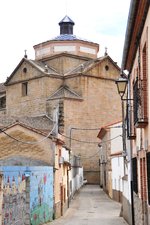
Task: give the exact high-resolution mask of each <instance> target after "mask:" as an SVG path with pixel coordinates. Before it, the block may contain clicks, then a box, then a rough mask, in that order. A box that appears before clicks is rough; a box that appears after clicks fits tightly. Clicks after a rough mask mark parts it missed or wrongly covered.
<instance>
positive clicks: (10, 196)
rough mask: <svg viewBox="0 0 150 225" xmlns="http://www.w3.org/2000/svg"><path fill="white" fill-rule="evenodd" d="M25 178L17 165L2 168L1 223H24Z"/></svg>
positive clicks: (15, 224)
mask: <svg viewBox="0 0 150 225" xmlns="http://www.w3.org/2000/svg"><path fill="white" fill-rule="evenodd" d="M25 190H26V179H25V174H24V171H22V170H21V168H18V167H4V168H3V203H2V225H6V224H7V225H24V221H25V212H26V211H25V210H26V193H25Z"/></svg>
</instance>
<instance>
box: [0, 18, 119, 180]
mask: <svg viewBox="0 0 150 225" xmlns="http://www.w3.org/2000/svg"><path fill="white" fill-rule="evenodd" d="M59 25H60V35H59V36H57V37H56V38H54V39H51V40H48V41H46V42H43V43H40V44H37V45H35V46H34V50H35V60H30V59H28V58H27V55H25V56H24V58H23V59H22V60H21V61H20V63H19V64H18V65H17V67H16V68H15V70H14V71H13V72H12V74H11V75H10V76H9V77H8V79H7V80H6V82H5V87H6V96H4V95H3V92H2V95H1V99H2V98H6V106H5V104H2V107H1V111H0V113H1V117H3V116H4V115H6V116H7V117H8V116H9V117H13V116H17V117H20V116H22V117H24V116H28V117H37V116H39V115H46V116H48V117H50V118H52V119H53V118H54V117H55V116H56V114H57V116H56V117H57V124H58V129H57V130H56V131H55V132H56V133H57V132H59V133H61V134H62V135H64V138H65V143H66V145H67V146H68V147H69V148H71V150H72V151H73V153H74V154H75V155H77V156H80V159H81V162H82V164H83V167H84V177H85V178H86V179H87V181H88V182H89V183H99V162H98V159H97V155H96V152H97V143H98V141H97V138H96V136H97V129H98V127H97V125H100V126H103V125H104V124H107V123H111V121H113V120H114V119H118V120H119V119H120V115H121V110H120V108H121V107H120V99H119V96H118V94H117V90H116V87H115V83H114V81H115V80H116V79H117V78H118V77H119V74H120V68H119V67H118V65H117V64H116V62H114V61H113V60H112V59H111V58H110V56H109V55H108V54H107V52H105V55H104V56H102V57H98V51H99V45H98V44H97V43H93V42H91V41H87V40H84V39H82V38H78V37H77V36H75V35H74V34H73V26H74V22H73V21H72V20H71V19H70V18H69V17H68V16H66V17H64V19H63V20H62V21H60V23H59ZM112 96H113V97H112ZM54 115H55V116H54ZM94 154H95V156H93V155H94ZM91 155H92V156H93V157H91Z"/></svg>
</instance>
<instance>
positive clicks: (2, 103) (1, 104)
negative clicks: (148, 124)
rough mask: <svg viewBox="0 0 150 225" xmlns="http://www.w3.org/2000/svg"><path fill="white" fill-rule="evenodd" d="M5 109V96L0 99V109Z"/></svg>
mask: <svg viewBox="0 0 150 225" xmlns="http://www.w3.org/2000/svg"><path fill="white" fill-rule="evenodd" d="M4 108H6V96H3V97H0V109H4Z"/></svg>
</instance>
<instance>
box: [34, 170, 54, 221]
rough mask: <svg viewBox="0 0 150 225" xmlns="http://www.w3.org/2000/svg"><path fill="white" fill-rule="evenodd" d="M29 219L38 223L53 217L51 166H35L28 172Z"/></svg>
mask: <svg viewBox="0 0 150 225" xmlns="http://www.w3.org/2000/svg"><path fill="white" fill-rule="evenodd" d="M30 212H31V214H30V216H31V217H30V220H31V225H39V224H42V223H46V222H48V221H52V219H53V168H52V167H42V168H40V167H39V168H38V167H35V168H33V169H32V172H31V174H30Z"/></svg>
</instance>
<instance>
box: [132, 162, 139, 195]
mask: <svg viewBox="0 0 150 225" xmlns="http://www.w3.org/2000/svg"><path fill="white" fill-rule="evenodd" d="M132 169H133V191H134V192H135V193H136V194H137V193H138V177H137V175H138V174H137V158H133V159H132Z"/></svg>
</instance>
